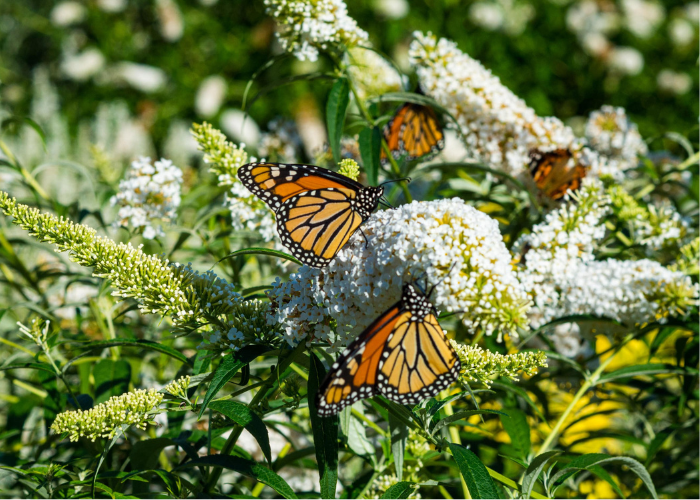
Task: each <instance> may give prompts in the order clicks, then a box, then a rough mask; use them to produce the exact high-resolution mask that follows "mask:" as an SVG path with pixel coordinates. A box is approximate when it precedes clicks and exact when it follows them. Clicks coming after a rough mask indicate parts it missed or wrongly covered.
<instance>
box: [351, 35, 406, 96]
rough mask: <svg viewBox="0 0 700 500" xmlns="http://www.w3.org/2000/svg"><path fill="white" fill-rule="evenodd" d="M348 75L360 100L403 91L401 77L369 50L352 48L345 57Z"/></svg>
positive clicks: (384, 60) (387, 63)
mask: <svg viewBox="0 0 700 500" xmlns="http://www.w3.org/2000/svg"><path fill="white" fill-rule="evenodd" d="M346 63H347V65H348V73H349V74H350V78H352V81H353V82H354V83H355V86H356V88H357V94H358V96H359V98H360V99H362V100H365V99H367V98H368V97H375V96H380V95H383V94H387V93H389V92H399V91H401V90H402V89H403V83H404V82H403V77H402V76H401V74H400V73H399V72H398V71H397V70H396V68H394V66H392V65H391V64H390V63H389V62H388V61H387V60H386V59H384V58H383V57H382V56H380V55H379V54H377V53H376V52H375V51H373V50H371V49H365V48H362V47H354V48H352V49H350V50H348V52H347V55H346Z"/></svg>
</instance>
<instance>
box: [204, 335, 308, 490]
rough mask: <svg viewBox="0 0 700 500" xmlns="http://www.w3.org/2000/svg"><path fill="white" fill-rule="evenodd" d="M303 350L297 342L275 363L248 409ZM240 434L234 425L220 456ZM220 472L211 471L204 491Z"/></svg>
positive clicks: (302, 343) (211, 485) (254, 406)
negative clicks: (284, 356)
mask: <svg viewBox="0 0 700 500" xmlns="http://www.w3.org/2000/svg"><path fill="white" fill-rule="evenodd" d="M305 350H306V342H299V344H298V345H297V346H296V347H295V348H294V349H293V350H292V352H290V353H289V355H288V356H287V357H286V358H284V359H281V360H280V361H279V363H277V367H276V368H275V370H274V371H273V372H272V374H271V375H270V376H269V377H268V378H267V379H265V382H264V383H263V384H262V385H261V386H260V389H259V390H258V392H257V393H256V394H255V396H253V399H252V401H251V402H250V404H249V405H248V408H250V409H251V410H253V409H255V408H257V407H258V405H259V404H260V403H261V402H262V400H263V399H264V398H265V395H266V394H267V391H268V389H269V388H270V387H271V386H272V385H273V384H274V383H275V382H276V381H277V380H279V377H280V375H282V373H284V371H285V370H286V369H287V368H289V365H291V364H292V363H293V362H294V360H296V359H297V358H298V357H299V356H301V355H302V353H303V352H304V351H305ZM242 432H243V426H242V425H235V426H234V427H233V430H232V431H231V434H230V435H229V437H228V439H227V440H226V443H225V444H224V447H223V448H222V449H221V453H220V454H221V455H223V456H226V455H230V454H231V451H232V450H233V447H234V446H236V442H237V441H238V438H239V437H241V433H242ZM222 472H223V469H222V468H221V467H217V468H215V469H214V470H213V471H212V473H211V474H210V475H209V479H208V480H207V482H206V484H205V486H204V491H206V492H211V491H212V490H213V489H214V488H215V487H216V484H217V483H218V482H219V478H220V477H221V473H222Z"/></svg>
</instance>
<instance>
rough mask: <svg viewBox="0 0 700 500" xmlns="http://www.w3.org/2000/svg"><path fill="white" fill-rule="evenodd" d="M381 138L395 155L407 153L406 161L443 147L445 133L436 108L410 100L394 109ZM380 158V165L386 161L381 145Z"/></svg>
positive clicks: (398, 156)
mask: <svg viewBox="0 0 700 500" xmlns="http://www.w3.org/2000/svg"><path fill="white" fill-rule="evenodd" d="M384 139H385V140H386V143H387V145H388V146H389V150H390V151H391V155H392V156H393V157H394V158H395V159H398V158H400V157H402V156H404V155H406V159H407V160H408V161H410V160H415V159H416V158H420V157H421V156H425V155H429V154H433V153H437V152H438V151H440V150H441V149H442V148H444V147H445V135H444V134H443V132H442V127H441V126H440V123H439V122H438V118H437V115H436V114H435V111H433V109H432V108H430V107H429V106H424V105H422V104H415V103H412V102H407V103H405V104H403V105H402V106H401V107H400V108H399V109H398V110H397V111H396V113H394V116H393V117H392V118H391V120H390V121H389V123H387V125H386V127H384ZM380 161H381V163H382V165H386V163H387V162H388V161H389V158H388V157H387V155H386V153H385V152H384V149H382V151H381V153H380Z"/></svg>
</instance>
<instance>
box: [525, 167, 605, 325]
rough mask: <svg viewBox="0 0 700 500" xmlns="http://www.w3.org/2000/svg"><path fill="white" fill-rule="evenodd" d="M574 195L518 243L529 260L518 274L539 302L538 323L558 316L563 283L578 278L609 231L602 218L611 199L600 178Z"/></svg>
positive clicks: (534, 316)
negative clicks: (605, 192) (581, 268)
mask: <svg viewBox="0 0 700 500" xmlns="http://www.w3.org/2000/svg"><path fill="white" fill-rule="evenodd" d="M572 198H573V202H571V203H565V204H563V205H562V206H561V207H559V208H558V209H556V210H552V211H551V212H549V213H548V214H547V216H546V218H545V221H544V222H542V223H541V224H538V225H536V226H535V227H534V228H533V229H532V233H530V234H528V235H526V236H524V237H523V238H522V239H521V241H519V242H518V245H517V246H519V247H520V249H521V251H523V252H524V256H523V259H524V260H525V268H524V269H523V270H522V271H521V272H520V273H519V276H518V277H519V279H520V282H521V283H522V284H523V286H524V287H525V289H526V290H527V291H528V293H529V294H530V295H531V297H532V300H533V301H534V303H535V307H534V308H533V309H532V310H531V320H532V323H533V326H535V327H537V326H539V325H541V324H544V323H547V322H549V321H551V320H552V319H554V318H557V317H558V315H559V309H558V304H559V291H558V290H559V288H558V287H559V285H560V284H561V283H564V282H568V281H572V280H575V279H576V276H578V272H579V268H580V267H581V266H583V265H585V263H587V262H590V261H592V260H593V259H594V256H593V250H594V249H595V243H596V241H597V240H599V239H601V238H602V237H603V236H604V235H605V225H604V224H603V223H602V218H603V217H604V216H605V215H606V214H607V212H608V210H609V208H608V204H609V200H608V198H607V196H605V194H604V193H603V187H602V184H601V183H600V181H598V180H593V179H586V180H585V181H584V184H583V186H582V188H581V190H580V191H579V192H578V193H576V194H574V195H573V196H572Z"/></svg>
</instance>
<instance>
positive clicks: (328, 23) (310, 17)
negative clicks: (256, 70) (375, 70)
mask: <svg viewBox="0 0 700 500" xmlns="http://www.w3.org/2000/svg"><path fill="white" fill-rule="evenodd" d="M265 6H266V10H267V13H268V14H269V15H270V16H272V17H273V18H274V19H275V21H277V24H278V27H279V31H278V32H277V40H278V41H279V42H280V45H281V46H282V49H283V50H285V51H287V52H291V53H293V54H294V56H295V57H296V58H297V59H299V60H301V61H305V60H309V61H316V60H317V59H318V51H319V49H321V50H327V49H329V48H333V47H334V46H336V47H337V46H340V45H344V46H346V47H352V46H355V45H360V44H362V43H363V42H367V33H366V32H365V31H363V30H361V29H360V28H359V27H358V26H357V22H355V20H354V19H353V18H351V17H350V16H349V15H348V8H347V6H346V5H345V2H343V0H316V1H314V2H309V1H304V0H265Z"/></svg>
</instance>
